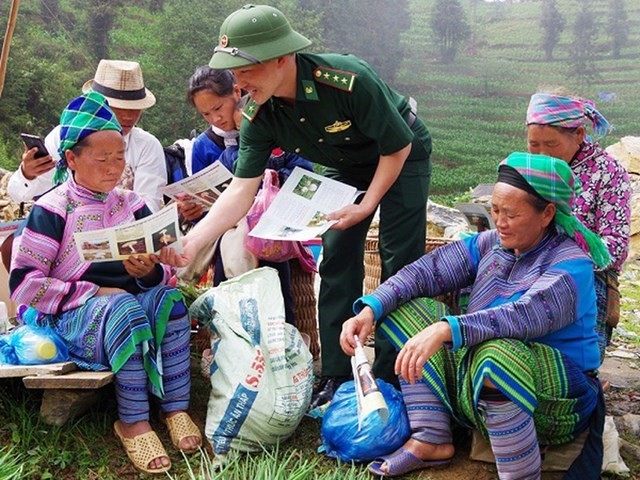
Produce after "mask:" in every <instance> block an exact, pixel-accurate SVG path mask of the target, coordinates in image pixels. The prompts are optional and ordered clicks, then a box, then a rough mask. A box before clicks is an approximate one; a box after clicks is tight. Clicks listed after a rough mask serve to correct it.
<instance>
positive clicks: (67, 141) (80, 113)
mask: <svg viewBox="0 0 640 480" xmlns="http://www.w3.org/2000/svg"><path fill="white" fill-rule="evenodd" d="M60 126H61V127H62V128H61V129H60V147H59V148H58V153H59V154H60V160H58V162H57V163H56V171H55V173H54V175H53V181H54V183H55V184H56V185H59V184H60V183H62V182H64V181H65V180H66V179H67V175H68V174H67V160H66V158H65V155H64V152H66V151H67V150H69V149H71V148H73V147H74V146H76V145H77V144H78V143H79V142H80V141H81V140H82V139H83V138H84V137H86V136H87V135H90V134H92V133H95V132H100V131H102V130H116V131H118V132H120V133H122V127H121V126H120V124H119V123H118V119H117V118H116V116H115V114H114V113H113V112H112V111H111V109H110V108H109V103H108V102H107V99H106V98H105V97H104V96H103V95H101V94H99V93H97V92H94V91H89V92H87V93H85V94H83V95H80V96H79V97H77V98H75V99H73V100H71V102H70V103H69V105H67V108H65V109H64V110H63V112H62V115H60Z"/></svg>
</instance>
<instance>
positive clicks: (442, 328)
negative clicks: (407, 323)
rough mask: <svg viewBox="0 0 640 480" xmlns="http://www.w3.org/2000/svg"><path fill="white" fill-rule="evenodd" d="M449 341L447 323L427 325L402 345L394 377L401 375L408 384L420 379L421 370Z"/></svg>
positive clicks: (449, 333) (449, 331)
mask: <svg viewBox="0 0 640 480" xmlns="http://www.w3.org/2000/svg"><path fill="white" fill-rule="evenodd" d="M450 341H451V327H450V326H449V324H448V323H447V322H438V323H435V324H433V325H429V326H428V327H427V328H425V329H424V330H422V331H421V332H420V333H418V334H417V335H416V336H414V337H412V338H410V339H409V341H408V342H407V343H405V344H404V347H403V348H402V350H400V353H399V354H398V358H397V359H396V365H395V373H396V375H398V374H401V375H402V376H403V378H404V379H405V380H407V381H408V382H409V383H412V384H413V383H415V381H416V379H419V378H422V368H423V367H424V364H425V363H427V360H429V359H430V358H431V357H432V356H433V355H434V354H435V353H436V352H437V351H438V350H439V349H440V348H442V345H443V344H444V343H445V342H450Z"/></svg>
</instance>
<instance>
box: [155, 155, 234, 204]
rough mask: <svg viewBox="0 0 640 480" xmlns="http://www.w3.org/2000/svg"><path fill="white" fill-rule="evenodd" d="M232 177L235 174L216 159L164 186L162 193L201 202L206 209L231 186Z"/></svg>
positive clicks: (177, 199)
mask: <svg viewBox="0 0 640 480" xmlns="http://www.w3.org/2000/svg"><path fill="white" fill-rule="evenodd" d="M232 178H233V174H232V173H231V172H230V171H229V170H228V169H227V167H225V166H224V165H223V164H222V163H220V161H218V160H216V161H215V162H213V163H212V164H211V165H209V166H208V167H207V168H205V169H203V170H200V171H199V172H197V173H194V174H193V175H191V176H190V177H187V178H183V179H182V180H180V181H179V182H175V183H172V184H170V185H167V186H165V187H163V188H162V189H161V193H162V194H163V195H166V196H167V197H170V198H172V199H173V200H175V201H179V202H185V203H197V204H200V205H202V208H203V210H205V211H206V210H209V208H211V205H213V204H214V202H215V201H216V200H217V199H218V197H219V196H220V194H221V193H222V192H224V191H225V189H226V188H227V187H228V186H229V183H231V179H232Z"/></svg>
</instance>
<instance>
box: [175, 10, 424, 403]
mask: <svg viewBox="0 0 640 480" xmlns="http://www.w3.org/2000/svg"><path fill="white" fill-rule="evenodd" d="M310 43H311V42H310V41H309V40H308V39H307V38H305V37H304V36H302V35H300V34H299V33H297V32H296V31H294V30H293V29H292V28H291V26H290V24H289V22H288V20H287V19H286V17H285V16H284V15H283V14H282V12H280V11H279V10H277V9H275V8H273V7H270V6H266V5H246V6H245V7H243V8H241V9H240V10H237V11H236V12H234V13H232V14H231V15H230V16H229V17H227V19H226V20H225V21H224V23H223V24H222V26H221V28H220V37H219V44H218V46H217V47H215V51H214V54H213V57H212V59H211V62H210V64H209V65H210V66H211V67H212V68H216V69H231V70H232V71H233V73H234V75H235V76H236V78H237V80H238V85H239V86H240V87H241V88H242V89H244V90H246V91H247V92H248V93H249V94H250V96H251V100H250V101H249V102H248V104H247V105H246V107H245V109H244V112H243V115H244V117H245V119H244V121H243V123H242V127H241V129H240V150H239V156H238V160H237V164H236V170H235V172H234V173H235V178H234V179H233V181H232V182H231V185H230V186H229V188H228V189H227V190H226V191H225V193H224V194H223V195H222V196H221V197H220V198H219V199H218V201H217V202H216V203H215V204H214V206H213V208H212V209H211V211H210V212H209V214H208V215H207V216H206V217H205V219H203V221H201V222H200V223H198V225H197V226H196V227H195V228H194V229H193V230H192V232H190V233H189V235H188V236H187V237H186V244H185V260H186V259H188V258H189V257H191V256H192V255H193V252H195V251H197V250H198V249H199V248H201V247H202V245H203V244H204V243H205V241H206V239H207V238H215V237H217V236H219V235H220V234H221V233H222V232H224V231H226V230H227V229H228V228H230V227H231V226H232V225H235V223H236V222H237V221H238V220H239V219H240V218H241V217H242V216H243V215H245V214H246V212H247V211H248V209H249V207H250V206H251V203H252V201H253V198H254V195H255V194H256V191H257V189H258V186H259V184H260V179H261V176H262V173H263V171H264V168H265V165H266V162H267V159H268V158H269V153H270V152H271V150H272V149H273V148H274V147H276V146H279V147H281V148H282V149H283V150H286V151H291V152H296V153H298V154H300V155H302V156H304V157H305V158H307V159H309V160H311V161H312V162H315V163H318V164H321V165H324V166H326V167H327V169H326V171H325V175H326V176H328V177H330V178H334V179H336V180H339V181H341V182H344V183H347V184H350V185H353V186H355V187H357V188H358V189H361V190H365V191H366V193H365V194H364V196H363V197H362V198H361V200H360V202H359V203H357V204H355V205H350V206H347V207H345V208H342V209H341V210H338V211H336V212H333V213H332V214H331V216H330V218H331V219H334V220H337V221H338V222H337V223H336V224H335V225H334V227H333V228H332V229H331V230H329V231H328V232H327V233H326V234H325V235H324V236H323V239H322V242H323V252H324V256H323V260H322V263H321V265H320V277H321V286H320V296H319V302H318V306H319V324H320V339H321V344H322V377H321V379H320V382H319V383H318V384H317V385H316V390H315V396H314V400H313V404H312V406H313V405H319V404H322V403H324V402H325V401H328V400H330V399H331V397H332V396H333V393H334V391H335V390H336V389H337V387H338V386H339V385H340V384H341V383H342V382H343V381H345V380H346V379H348V378H349V377H350V372H351V365H350V360H349V357H347V356H346V355H345V354H344V353H343V352H342V350H341V348H340V344H339V338H340V333H341V328H342V323H343V322H344V321H345V320H346V319H348V318H350V317H351V316H352V304H353V302H354V300H355V299H356V298H358V297H359V296H360V295H361V294H362V283H363V276H364V266H363V256H364V240H365V237H366V235H367V231H368V228H369V225H370V223H371V220H372V218H373V214H374V212H375V210H376V208H377V207H378V206H380V231H379V245H380V256H381V260H382V280H385V279H386V278H388V277H390V276H391V275H393V274H394V273H395V272H396V271H397V270H398V269H400V268H401V267H403V266H404V265H406V264H408V263H410V262H412V261H413V260H415V259H417V258H418V257H420V256H421V255H422V254H423V253H424V241H425V229H426V218H425V217H426V202H427V195H428V190H429V180H430V174H431V164H430V160H429V156H430V154H431V137H430V135H429V132H428V131H427V128H426V126H425V125H424V123H423V122H422V121H421V120H420V119H419V118H416V115H415V112H414V111H413V110H412V107H411V105H410V104H409V101H408V100H407V98H405V97H403V96H402V95H399V94H398V93H396V92H395V91H394V90H392V89H391V88H390V87H389V86H388V85H387V84H385V83H384V82H383V81H382V80H381V79H380V77H379V76H378V75H377V74H376V73H375V72H374V71H373V70H372V69H371V67H370V66H369V65H368V64H367V63H365V62H364V61H362V60H361V59H359V58H357V57H355V56H353V55H338V54H318V55H316V54H310V53H296V52H299V51H300V50H302V49H304V48H306V47H307V46H309V45H310ZM394 361H395V351H393V348H392V347H391V345H390V344H389V343H388V342H387V341H386V339H381V338H376V361H375V363H374V373H375V375H376V376H377V377H378V378H383V379H385V380H387V381H389V382H394V383H397V379H396V376H395V375H394V372H393V365H394Z"/></svg>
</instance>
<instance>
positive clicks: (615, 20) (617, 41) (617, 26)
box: [608, 0, 629, 58]
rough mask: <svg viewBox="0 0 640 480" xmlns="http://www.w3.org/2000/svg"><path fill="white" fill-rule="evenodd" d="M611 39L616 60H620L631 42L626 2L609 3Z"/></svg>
mask: <svg viewBox="0 0 640 480" xmlns="http://www.w3.org/2000/svg"><path fill="white" fill-rule="evenodd" d="M608 30H609V37H610V39H611V52H612V53H613V57H614V58H620V50H622V48H623V47H624V46H625V45H626V44H627V42H628V40H629V19H628V18H627V11H626V10H625V8H624V0H610V1H609V29H608Z"/></svg>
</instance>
